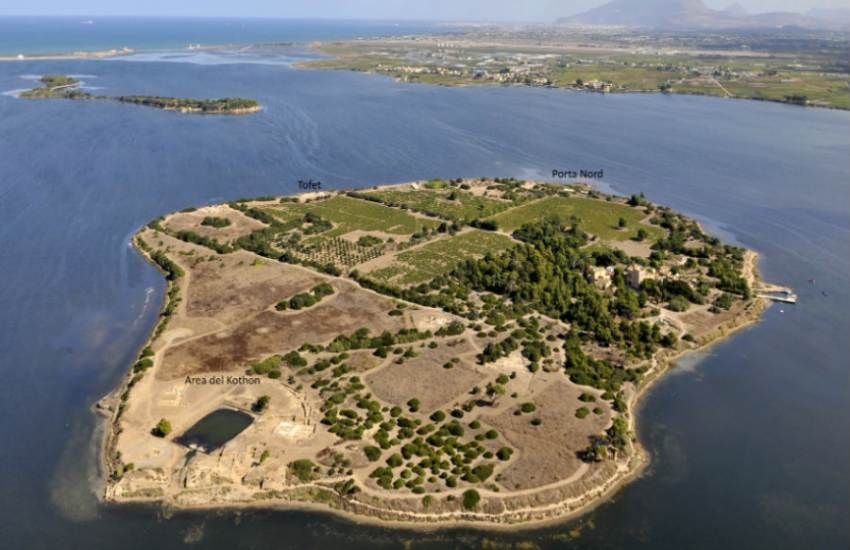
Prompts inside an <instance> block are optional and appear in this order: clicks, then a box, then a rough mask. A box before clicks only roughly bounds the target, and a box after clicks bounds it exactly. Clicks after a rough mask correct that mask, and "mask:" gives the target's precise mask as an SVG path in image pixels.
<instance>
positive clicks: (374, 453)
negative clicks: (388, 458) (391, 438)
mask: <svg viewBox="0 0 850 550" xmlns="http://www.w3.org/2000/svg"><path fill="white" fill-rule="evenodd" d="M363 454H365V455H366V458H368V459H369V461H370V462H375V461H376V460H378V459H379V458H381V449H379V448H378V447H374V446H372V445H367V446H366V447H363Z"/></svg>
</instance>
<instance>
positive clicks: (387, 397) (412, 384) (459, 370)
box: [366, 343, 484, 411]
mask: <svg viewBox="0 0 850 550" xmlns="http://www.w3.org/2000/svg"><path fill="white" fill-rule="evenodd" d="M416 351H417V353H419V357H414V358H413V359H408V360H406V361H405V362H404V363H403V364H401V365H397V364H395V363H394V362H390V364H389V366H387V367H384V368H382V369H380V370H379V371H377V372H375V373H372V374H369V375H368V376H367V377H366V383H367V384H368V385H369V387H370V388H372V391H373V392H374V394H375V395H376V396H377V397H379V398H380V399H381V400H383V401H387V402H389V403H392V404H395V405H404V404H405V403H406V402H407V401H408V400H409V399H411V398H412V397H416V398H417V399H419V400H420V401H421V402H422V406H421V409H422V410H423V411H433V410H434V409H437V408H439V407H440V406H442V405H444V404H446V403H449V402H451V401H453V400H455V399H457V398H458V397H459V396H463V395H465V394H467V393H468V392H469V390H470V389H471V388H472V387H473V386H475V385H476V384H479V383H480V382H481V381H482V380H483V379H484V375H483V374H481V373H479V372H478V371H476V370H475V368H473V367H472V366H470V364H469V363H468V362H467V361H461V362H460V363H458V364H457V365H455V366H454V367H453V368H451V369H444V368H443V365H444V364H445V363H446V362H448V361H449V360H450V359H451V358H452V357H460V356H463V355H468V354H469V353H471V352H473V351H474V350H473V348H472V347H471V346H470V345H469V344H468V343H466V344H464V345H459V346H455V347H449V346H447V345H445V344H443V345H441V346H439V347H438V348H436V349H429V348H427V347H425V348H416Z"/></svg>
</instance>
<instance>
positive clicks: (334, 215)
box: [266, 195, 438, 246]
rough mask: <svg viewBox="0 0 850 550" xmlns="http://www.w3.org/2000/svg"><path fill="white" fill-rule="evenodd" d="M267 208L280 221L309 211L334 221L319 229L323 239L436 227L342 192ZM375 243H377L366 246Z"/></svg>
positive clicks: (408, 232) (287, 220)
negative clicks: (327, 196)
mask: <svg viewBox="0 0 850 550" xmlns="http://www.w3.org/2000/svg"><path fill="white" fill-rule="evenodd" d="M266 211H267V212H269V213H270V214H272V215H273V216H274V217H275V218H277V219H278V221H280V222H283V223H292V222H293V221H298V220H301V219H303V218H304V216H305V215H306V214H308V213H309V214H314V215H317V216H320V217H321V218H322V219H325V220H328V221H330V222H331V223H332V224H333V228H332V229H330V228H329V229H328V230H327V231H323V232H322V237H324V238H327V237H338V236H340V235H345V234H346V233H350V232H351V231H358V230H359V231H381V232H383V233H390V234H393V235H411V234H414V233H419V232H421V231H422V230H423V229H433V228H436V227H437V225H438V223H437V222H434V221H431V220H423V219H420V218H416V217H414V216H411V215H410V214H408V213H406V212H404V211H402V210H399V209H394V208H388V207H386V206H383V205H380V204H376V203H374V202H371V201H366V200H360V199H358V198H354V197H352V196H343V195H338V196H335V197H331V198H329V199H323V200H317V201H311V202H307V203H291V202H289V203H283V204H279V205H275V206H273V207H269V208H267V209H266ZM372 238H373V239H374V238H375V237H372ZM376 244H378V243H371V244H368V245H365V246H375V245H376Z"/></svg>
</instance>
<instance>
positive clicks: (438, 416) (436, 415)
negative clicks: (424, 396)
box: [429, 411, 446, 422]
mask: <svg viewBox="0 0 850 550" xmlns="http://www.w3.org/2000/svg"><path fill="white" fill-rule="evenodd" d="M429 418H430V419H431V420H433V421H434V422H442V421H443V420H445V418H446V413H444V412H443V411H434V412H432V413H431V416H430V417H429Z"/></svg>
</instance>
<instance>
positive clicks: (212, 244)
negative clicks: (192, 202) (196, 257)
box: [174, 229, 233, 254]
mask: <svg viewBox="0 0 850 550" xmlns="http://www.w3.org/2000/svg"><path fill="white" fill-rule="evenodd" d="M174 236H175V237H176V238H178V239H180V240H181V241H184V242H187V243H193V244H197V245H201V246H205V247H207V248H210V249H212V250H215V251H216V252H218V253H219V254H227V253H228V252H233V247H232V246H230V245H229V244H224V243H221V242H219V241H218V239H214V238H212V237H205V236H203V235H198V234H197V233H195V232H194V231H191V230H189V229H181V230H180V231H178V232H177V233H175V234H174Z"/></svg>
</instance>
